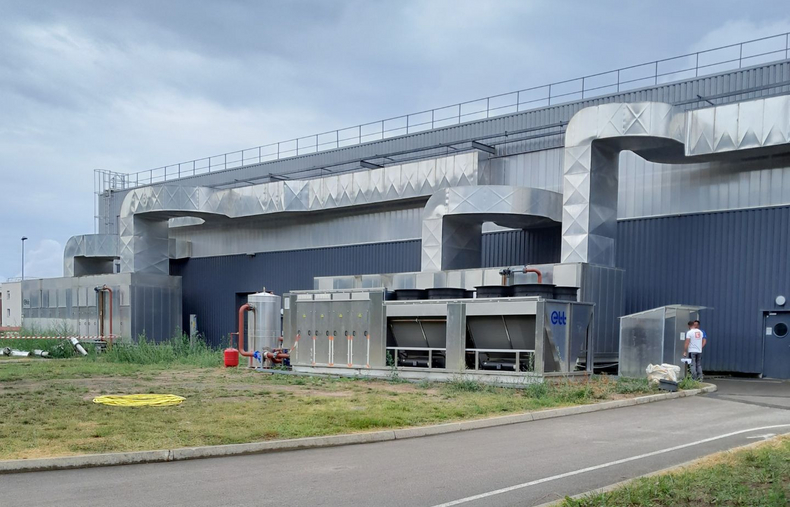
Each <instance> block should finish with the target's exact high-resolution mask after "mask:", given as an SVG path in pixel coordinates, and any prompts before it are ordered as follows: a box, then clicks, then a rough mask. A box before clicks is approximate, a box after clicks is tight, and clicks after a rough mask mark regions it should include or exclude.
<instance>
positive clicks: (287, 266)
mask: <svg viewBox="0 0 790 507" xmlns="http://www.w3.org/2000/svg"><path fill="white" fill-rule="evenodd" d="M559 257H560V228H559V227H548V228H545V229H538V230H534V231H507V232H496V233H491V234H484V235H483V253H482V262H483V265H484V266H487V267H488V266H513V265H517V264H528V263H544V262H557V261H558V259H559ZM419 270H420V241H419V240H413V241H399V242H392V243H379V244H369V245H352V246H345V247H334V248H318V249H312V250H294V251H288V252H266V253H259V254H256V255H255V256H248V255H229V256H222V257H205V258H197V259H188V260H183V261H171V262H170V274H171V275H175V276H181V277H182V290H183V299H184V301H183V313H184V319H183V320H184V329H188V324H189V315H190V314H195V315H197V316H198V326H199V328H200V330H201V331H202V332H203V333H204V334H205V335H206V337H207V339H208V340H209V342H210V343H212V344H213V345H222V344H225V343H227V335H228V333H230V332H232V331H234V330H235V328H236V313H235V312H236V310H237V309H238V305H237V299H236V295H237V294H246V293H251V292H258V291H260V290H261V289H262V288H263V286H264V285H265V286H266V288H267V290H271V291H273V292H274V293H275V294H283V293H284V292H287V291H289V290H305V289H312V288H313V277H315V276H331V275H362V274H370V273H397V272H404V271H419Z"/></svg>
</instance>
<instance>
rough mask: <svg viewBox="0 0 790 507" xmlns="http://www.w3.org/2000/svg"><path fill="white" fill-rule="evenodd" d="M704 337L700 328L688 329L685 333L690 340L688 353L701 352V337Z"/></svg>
mask: <svg viewBox="0 0 790 507" xmlns="http://www.w3.org/2000/svg"><path fill="white" fill-rule="evenodd" d="M704 337H705V333H703V332H702V329H689V331H688V333H686V339H687V340H690V342H689V354H695V353H698V352H702V339H703V338H704Z"/></svg>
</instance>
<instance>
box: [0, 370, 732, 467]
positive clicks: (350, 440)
mask: <svg viewBox="0 0 790 507" xmlns="http://www.w3.org/2000/svg"><path fill="white" fill-rule="evenodd" d="M716 389H717V388H716V386H715V385H712V384H711V385H707V386H705V387H703V388H701V389H691V390H688V391H678V392H675V393H662V394H653V395H649V396H640V397H637V398H630V399H626V400H614V401H605V402H602V403H595V404H591V405H577V406H574V407H565V408H555V409H550V410H541V411H537V412H526V413H522V414H510V415H503V416H497V417H488V418H485V419H475V420H471V421H460V422H454V423H447V424H436V425H432V426H418V427H416V428H403V429H397V430H383V431H374V432H370V433H351V434H346V435H332V436H325V437H308V438H295V439H290V440H272V441H268V442H254V443H249V444H230V445H211V446H204V447H182V448H178V449H169V450H158V451H138V452H119V453H108V454H86V455H82V456H65V457H61V458H41V459H29V460H28V459H16V460H6V461H0V474H13V473H21V472H42V471H48V470H68V469H73V468H91V467H103V466H117V465H136V464H141V463H164V462H168V461H182V460H188V459H202V458H216V457H221V456H239V455H244V454H261V453H266V452H278V451H296V450H302V449H317V448H323V447H337V446H341V445H354V444H367V443H372V442H385V441H389V440H401V439H406V438H419V437H427V436H430V435H442V434H446V433H457V432H459V431H470V430H476V429H482V428H494V427H497V426H506V425H510V424H519V423H525V422H531V421H540V420H543V419H553V418H556V417H565V416H569V415H577V414H586V413H590V412H599V411H601V410H611V409H614V408H623V407H632V406H635V405H642V404H644V403H654V402H656V401H663V400H671V399H676V398H685V397H687V396H696V395H698V394H705V393H711V392H714V391H716Z"/></svg>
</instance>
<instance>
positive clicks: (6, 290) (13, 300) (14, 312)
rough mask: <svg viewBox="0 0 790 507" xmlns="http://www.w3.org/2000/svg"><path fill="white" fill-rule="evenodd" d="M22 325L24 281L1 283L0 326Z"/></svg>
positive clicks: (12, 326) (16, 326)
mask: <svg viewBox="0 0 790 507" xmlns="http://www.w3.org/2000/svg"><path fill="white" fill-rule="evenodd" d="M21 325H22V281H21V280H8V281H6V282H3V283H0V328H18V327H20V326H21Z"/></svg>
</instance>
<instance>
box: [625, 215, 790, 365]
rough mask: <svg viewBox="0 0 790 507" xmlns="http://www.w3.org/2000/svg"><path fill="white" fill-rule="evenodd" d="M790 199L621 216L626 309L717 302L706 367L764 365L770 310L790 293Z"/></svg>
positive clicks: (708, 323)
mask: <svg viewBox="0 0 790 507" xmlns="http://www.w3.org/2000/svg"><path fill="white" fill-rule="evenodd" d="M789 252H790V206H783V207H776V208H760V209H748V210H736V211H725V212H719V213H707V214H695V215H681V216H673V217H661V218H649V219H637V220H626V221H621V222H619V224H618V242H617V265H618V267H621V268H624V269H625V270H626V271H625V299H626V313H634V312H639V311H642V310H647V309H649V308H655V307H658V306H662V305H668V304H675V303H680V304H690V305H700V306H706V307H712V308H713V310H709V311H704V312H703V313H702V320H703V326H702V327H703V328H704V329H705V330H706V332H707V333H708V336H709V345H708V347H709V348H706V357H705V363H706V365H705V367H706V368H707V369H708V370H715V371H739V372H752V373H759V372H761V370H762V332H763V330H762V317H763V313H762V311H763V310H766V309H773V308H775V306H774V300H775V298H776V296H777V295H779V294H782V295H785V296H787V295H790V260H789V259H788V257H789V256H788V253H789Z"/></svg>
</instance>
